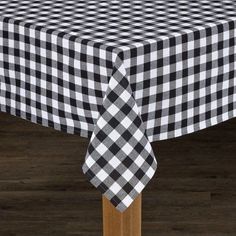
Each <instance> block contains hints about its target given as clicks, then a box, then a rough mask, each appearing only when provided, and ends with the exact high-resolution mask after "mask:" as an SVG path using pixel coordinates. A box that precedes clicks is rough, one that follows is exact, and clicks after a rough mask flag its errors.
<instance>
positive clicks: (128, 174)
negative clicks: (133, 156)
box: [122, 169, 134, 182]
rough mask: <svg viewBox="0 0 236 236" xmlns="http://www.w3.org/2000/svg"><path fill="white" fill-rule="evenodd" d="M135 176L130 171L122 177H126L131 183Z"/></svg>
mask: <svg viewBox="0 0 236 236" xmlns="http://www.w3.org/2000/svg"><path fill="white" fill-rule="evenodd" d="M133 176H134V174H133V173H132V172H131V171H130V170H128V169H127V170H126V171H125V172H124V173H123V174H122V177H124V178H125V180H126V181H127V182H128V181H130V180H131V178H132V177H133Z"/></svg>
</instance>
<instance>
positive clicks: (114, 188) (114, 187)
mask: <svg viewBox="0 0 236 236" xmlns="http://www.w3.org/2000/svg"><path fill="white" fill-rule="evenodd" d="M109 190H110V191H112V192H113V193H114V194H117V193H118V192H119V191H120V190H121V186H120V185H119V184H117V183H116V182H114V184H112V186H111V187H110V188H109Z"/></svg>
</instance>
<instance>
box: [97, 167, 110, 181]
mask: <svg viewBox="0 0 236 236" xmlns="http://www.w3.org/2000/svg"><path fill="white" fill-rule="evenodd" d="M96 177H97V178H98V179H99V180H100V181H102V182H103V181H104V180H105V179H106V178H107V177H108V174H107V173H106V172H105V171H104V170H100V171H99V172H98V173H97V174H96Z"/></svg>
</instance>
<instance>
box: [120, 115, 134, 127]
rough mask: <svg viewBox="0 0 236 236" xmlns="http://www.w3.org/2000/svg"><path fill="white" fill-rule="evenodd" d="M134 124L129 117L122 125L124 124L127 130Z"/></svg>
mask: <svg viewBox="0 0 236 236" xmlns="http://www.w3.org/2000/svg"><path fill="white" fill-rule="evenodd" d="M132 123H133V122H132V121H131V120H130V119H129V118H128V117H127V116H126V117H125V118H124V119H123V120H122V121H121V124H122V125H123V126H124V127H125V128H126V129H128V128H129V127H130V125H131V124H132Z"/></svg>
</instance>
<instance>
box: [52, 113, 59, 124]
mask: <svg viewBox="0 0 236 236" xmlns="http://www.w3.org/2000/svg"><path fill="white" fill-rule="evenodd" d="M52 119H53V122H55V123H57V124H60V119H59V117H58V116H56V115H52Z"/></svg>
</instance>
